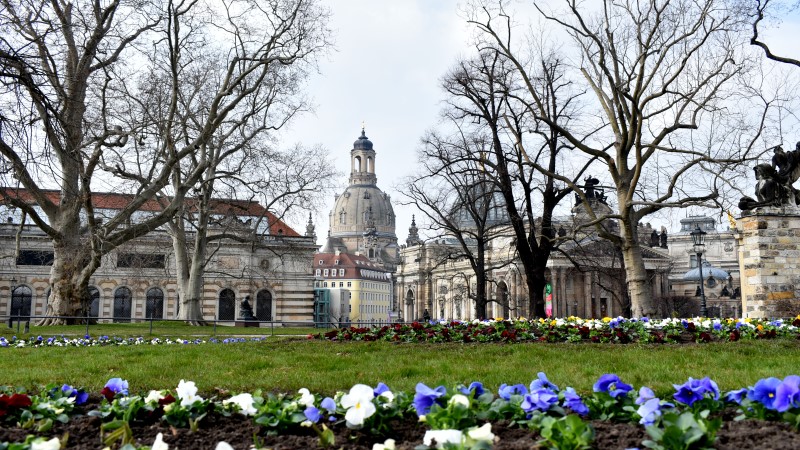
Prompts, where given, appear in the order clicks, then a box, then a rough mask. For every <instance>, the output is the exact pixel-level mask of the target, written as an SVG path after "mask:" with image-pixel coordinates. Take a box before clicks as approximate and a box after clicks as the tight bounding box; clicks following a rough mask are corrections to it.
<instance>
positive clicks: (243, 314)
mask: <svg viewBox="0 0 800 450" xmlns="http://www.w3.org/2000/svg"><path fill="white" fill-rule="evenodd" d="M239 316H240V318H241V319H242V320H256V316H254V315H253V307H252V306H250V296H249V295H246V296H245V297H244V300H242V302H241V303H239Z"/></svg>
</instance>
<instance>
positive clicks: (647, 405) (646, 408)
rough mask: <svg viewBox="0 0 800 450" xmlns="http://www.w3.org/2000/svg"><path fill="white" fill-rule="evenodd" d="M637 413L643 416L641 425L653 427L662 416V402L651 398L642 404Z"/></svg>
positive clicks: (640, 421)
mask: <svg viewBox="0 0 800 450" xmlns="http://www.w3.org/2000/svg"><path fill="white" fill-rule="evenodd" d="M636 413H637V414H639V416H641V419H640V420H639V423H640V424H642V425H645V426H648V425H652V424H654V423H655V421H656V419H658V418H659V417H660V416H661V401H660V400H659V399H657V398H651V399H650V400H647V401H646V402H644V403H643V404H642V406H640V407H639V409H637V410H636Z"/></svg>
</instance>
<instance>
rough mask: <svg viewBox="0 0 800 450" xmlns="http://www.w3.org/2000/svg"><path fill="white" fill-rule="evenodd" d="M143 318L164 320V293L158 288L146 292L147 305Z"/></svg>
mask: <svg viewBox="0 0 800 450" xmlns="http://www.w3.org/2000/svg"><path fill="white" fill-rule="evenodd" d="M144 316H145V317H147V318H148V319H163V318H164V291H162V290H161V289H160V288H157V287H152V288H150V289H148V290H147V304H146V305H145V315H144Z"/></svg>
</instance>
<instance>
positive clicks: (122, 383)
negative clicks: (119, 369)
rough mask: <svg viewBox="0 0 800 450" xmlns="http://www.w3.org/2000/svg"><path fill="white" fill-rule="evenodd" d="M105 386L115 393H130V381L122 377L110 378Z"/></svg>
mask: <svg viewBox="0 0 800 450" xmlns="http://www.w3.org/2000/svg"><path fill="white" fill-rule="evenodd" d="M105 387H107V388H108V389H109V390H110V391H111V392H113V393H115V394H122V395H128V381H127V380H123V379H122V378H112V379H110V380H108V383H106V386H105Z"/></svg>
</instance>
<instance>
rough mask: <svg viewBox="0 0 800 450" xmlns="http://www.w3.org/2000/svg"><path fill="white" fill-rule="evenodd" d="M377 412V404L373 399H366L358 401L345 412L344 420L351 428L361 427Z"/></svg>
mask: <svg viewBox="0 0 800 450" xmlns="http://www.w3.org/2000/svg"><path fill="white" fill-rule="evenodd" d="M373 414H375V405H374V404H373V403H372V400H364V399H362V400H361V401H358V402H356V403H355V404H354V405H353V406H351V407H350V408H349V409H348V410H347V412H346V413H345V414H344V420H345V422H346V423H347V426H348V427H350V428H361V427H362V426H363V425H364V421H365V420H366V419H367V418H369V417H370V416H372V415H373Z"/></svg>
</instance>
